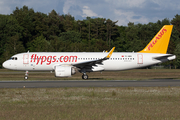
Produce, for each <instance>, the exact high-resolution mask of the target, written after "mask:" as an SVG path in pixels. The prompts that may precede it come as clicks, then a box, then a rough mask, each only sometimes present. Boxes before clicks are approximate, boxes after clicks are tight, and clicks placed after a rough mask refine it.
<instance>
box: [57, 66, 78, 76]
mask: <svg viewBox="0 0 180 120" xmlns="http://www.w3.org/2000/svg"><path fill="white" fill-rule="evenodd" d="M75 73H76V69H75V68H73V67H71V66H55V77H71V75H74V74H75Z"/></svg>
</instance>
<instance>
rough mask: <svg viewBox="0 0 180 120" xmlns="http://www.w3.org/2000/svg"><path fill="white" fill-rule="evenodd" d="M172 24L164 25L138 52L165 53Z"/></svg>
mask: <svg viewBox="0 0 180 120" xmlns="http://www.w3.org/2000/svg"><path fill="white" fill-rule="evenodd" d="M172 28H173V25H165V26H163V27H162V28H161V30H160V31H159V32H158V33H157V34H156V36H155V37H154V38H153V39H152V40H151V41H150V42H149V44H148V45H147V46H146V47H145V48H144V49H143V50H142V51H140V52H139V53H160V54H166V52H167V49H168V45H169V40H170V36H171V32H172Z"/></svg>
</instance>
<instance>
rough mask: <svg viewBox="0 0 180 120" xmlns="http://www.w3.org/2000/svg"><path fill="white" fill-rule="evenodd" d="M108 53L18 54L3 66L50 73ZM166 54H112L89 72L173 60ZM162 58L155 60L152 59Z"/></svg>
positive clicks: (131, 67) (122, 68)
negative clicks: (56, 67)
mask: <svg viewBox="0 0 180 120" xmlns="http://www.w3.org/2000/svg"><path fill="white" fill-rule="evenodd" d="M107 54H108V53H105V52H104V53H102V52H31V53H20V54H16V55H14V56H12V58H11V59H9V60H7V61H5V62H4V63H3V66H4V67H5V68H7V69H11V70H26V71H52V70H54V67H55V66H59V65H60V66H61V65H63V66H66V65H67V66H73V64H76V63H83V62H87V61H92V60H98V59H102V58H104V57H105V56H107ZM163 56H167V54H153V53H134V52H131V53H130V52H129V53H128V52H114V53H113V54H112V56H111V58H109V59H108V60H105V61H103V62H102V64H97V65H96V66H94V67H93V69H91V71H118V70H127V69H134V68H140V67H146V66H150V65H153V64H157V63H161V62H165V61H168V60H173V59H175V55H173V56H171V57H165V58H163ZM157 57H162V59H160V60H157V59H154V58H157Z"/></svg>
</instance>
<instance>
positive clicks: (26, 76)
mask: <svg viewBox="0 0 180 120" xmlns="http://www.w3.org/2000/svg"><path fill="white" fill-rule="evenodd" d="M28 73H29V72H28V71H26V73H25V76H24V79H25V80H27V79H28Z"/></svg>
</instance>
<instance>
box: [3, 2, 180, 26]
mask: <svg viewBox="0 0 180 120" xmlns="http://www.w3.org/2000/svg"><path fill="white" fill-rule="evenodd" d="M24 5H26V6H28V8H33V9H34V11H35V12H37V11H38V12H42V13H45V14H48V13H50V12H51V11H52V10H53V9H54V10H55V11H56V12H57V13H59V14H60V15H62V14H70V15H72V16H74V18H75V19H76V20H83V19H86V17H92V18H97V17H100V18H106V19H111V20H112V21H118V23H117V25H119V26H121V25H123V26H127V24H128V23H129V22H134V23H135V24H138V23H141V24H148V23H149V22H157V21H158V20H163V19H165V18H168V19H169V20H172V19H173V18H174V16H175V15H176V14H180V0H0V14H11V13H12V12H13V10H15V9H16V7H18V8H22V7H23V6H24Z"/></svg>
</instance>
